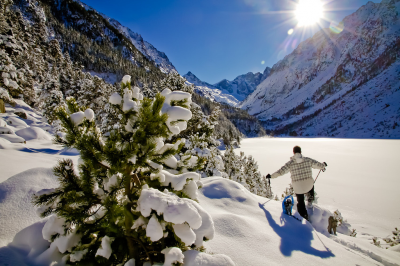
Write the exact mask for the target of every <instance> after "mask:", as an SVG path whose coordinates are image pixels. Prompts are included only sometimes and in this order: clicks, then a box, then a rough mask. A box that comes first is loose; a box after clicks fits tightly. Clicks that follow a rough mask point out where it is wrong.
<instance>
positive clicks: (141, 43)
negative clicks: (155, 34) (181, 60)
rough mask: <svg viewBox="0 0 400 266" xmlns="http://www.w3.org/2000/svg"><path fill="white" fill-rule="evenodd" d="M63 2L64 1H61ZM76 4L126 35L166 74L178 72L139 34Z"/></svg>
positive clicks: (89, 8) (91, 9)
mask: <svg viewBox="0 0 400 266" xmlns="http://www.w3.org/2000/svg"><path fill="white" fill-rule="evenodd" d="M61 1H62V0H61ZM74 1H75V2H77V3H79V4H81V5H82V6H83V7H84V8H85V9H86V10H89V11H92V12H95V13H97V14H100V15H101V16H102V17H104V18H105V19H106V20H107V21H108V22H109V23H110V24H111V25H112V26H114V27H115V28H116V29H118V31H119V32H120V33H122V34H123V35H125V36H126V37H127V38H128V39H129V40H130V41H131V43H132V44H133V45H134V46H135V47H136V49H138V50H139V51H140V52H141V53H142V54H143V55H145V56H146V57H147V58H148V59H150V60H152V61H154V63H155V65H156V66H157V67H158V68H159V69H160V70H161V71H162V72H164V73H170V72H176V69H175V67H174V66H173V65H172V63H171V62H170V61H169V59H168V57H167V56H166V54H165V53H163V52H160V51H158V50H157V49H156V48H155V47H154V46H153V45H151V44H150V43H148V42H147V41H145V40H143V38H142V36H141V35H140V34H139V33H136V32H133V31H132V30H131V29H129V28H128V27H125V26H123V25H121V23H119V22H118V21H117V20H115V19H113V18H110V17H108V16H107V15H104V14H101V13H98V12H97V11H96V10H95V9H93V8H92V7H89V6H88V5H86V4H84V3H83V2H82V1H79V0H74Z"/></svg>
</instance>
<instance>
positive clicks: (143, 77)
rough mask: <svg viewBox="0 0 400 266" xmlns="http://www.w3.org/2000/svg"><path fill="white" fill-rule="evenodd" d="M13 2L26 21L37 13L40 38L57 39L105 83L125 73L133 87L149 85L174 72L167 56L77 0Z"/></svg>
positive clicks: (24, 0) (119, 77)
mask: <svg viewBox="0 0 400 266" xmlns="http://www.w3.org/2000/svg"><path fill="white" fill-rule="evenodd" d="M14 2H15V5H16V6H18V9H19V10H20V12H22V14H23V16H24V18H26V19H27V20H31V19H30V17H31V14H32V12H33V11H35V13H41V14H42V17H43V23H44V24H45V26H46V32H45V33H44V35H45V36H44V39H45V40H46V39H47V40H51V39H56V40H58V41H59V43H60V47H61V50H62V52H63V53H66V52H68V54H69V56H70V57H71V60H72V61H73V62H79V63H80V64H81V65H82V66H83V67H84V71H85V72H90V73H92V74H96V75H98V76H99V77H102V78H104V79H105V80H107V81H108V82H115V81H116V80H120V79H121V78H122V76H123V75H125V74H127V73H129V74H130V75H131V76H133V77H134V80H133V82H135V84H136V85H141V84H143V83H145V84H148V85H149V86H152V84H153V83H154V82H156V81H157V80H160V79H162V78H163V77H165V74H166V73H170V72H176V70H175V68H174V66H173V65H172V63H171V62H170V61H169V60H168V57H167V56H166V55H165V54H164V53H163V52H160V51H158V50H157V49H156V48H155V47H154V46H153V45H151V44H150V43H148V42H146V41H145V40H143V38H142V37H141V36H140V35H139V34H137V33H134V32H133V31H131V30H129V29H128V28H126V27H124V26H122V25H121V24H120V23H119V22H118V21H116V20H115V19H112V18H109V17H107V16H106V15H104V14H101V13H99V12H97V11H96V10H94V9H93V8H91V7H89V6H87V5H86V4H84V3H82V2H80V1H78V0H39V1H27V0H16V1H14Z"/></svg>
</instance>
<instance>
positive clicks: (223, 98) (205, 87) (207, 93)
mask: <svg viewBox="0 0 400 266" xmlns="http://www.w3.org/2000/svg"><path fill="white" fill-rule="evenodd" d="M183 77H184V78H185V79H186V80H187V81H188V82H189V83H191V84H193V85H195V87H196V89H195V92H196V93H198V94H199V95H201V96H203V97H205V98H207V99H210V100H211V101H213V102H214V101H215V102H219V103H226V104H229V105H231V106H236V105H238V104H239V102H240V101H239V100H238V99H236V98H235V97H234V96H232V95H230V94H227V93H224V92H223V91H222V90H220V89H218V88H216V87H214V86H213V85H211V84H209V83H207V82H204V81H201V80H200V79H199V78H198V77H196V76H195V75H194V74H193V73H192V72H190V71H189V72H188V73H187V74H185V75H183Z"/></svg>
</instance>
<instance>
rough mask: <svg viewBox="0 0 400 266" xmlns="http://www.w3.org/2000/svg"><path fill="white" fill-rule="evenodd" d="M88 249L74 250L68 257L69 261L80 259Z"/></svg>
mask: <svg viewBox="0 0 400 266" xmlns="http://www.w3.org/2000/svg"><path fill="white" fill-rule="evenodd" d="M88 251H89V250H88V249H85V250H81V251H74V252H73V253H72V254H71V255H70V256H69V257H70V261H71V262H77V261H80V260H81V259H82V258H83V256H85V255H86V253H87V252H88Z"/></svg>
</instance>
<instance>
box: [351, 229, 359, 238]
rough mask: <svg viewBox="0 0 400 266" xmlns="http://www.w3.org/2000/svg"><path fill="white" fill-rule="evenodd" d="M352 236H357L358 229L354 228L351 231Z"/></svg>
mask: <svg viewBox="0 0 400 266" xmlns="http://www.w3.org/2000/svg"><path fill="white" fill-rule="evenodd" d="M350 236H352V237H356V236H357V232H356V229H353V230H352V231H351V233H350Z"/></svg>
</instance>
